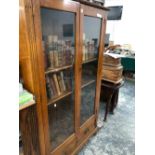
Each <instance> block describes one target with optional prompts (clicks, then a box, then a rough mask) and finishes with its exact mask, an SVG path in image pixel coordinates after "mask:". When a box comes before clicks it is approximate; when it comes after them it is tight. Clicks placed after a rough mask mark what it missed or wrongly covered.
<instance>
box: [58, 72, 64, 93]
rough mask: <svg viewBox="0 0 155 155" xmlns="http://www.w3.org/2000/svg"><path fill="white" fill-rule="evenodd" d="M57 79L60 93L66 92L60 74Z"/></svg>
mask: <svg viewBox="0 0 155 155" xmlns="http://www.w3.org/2000/svg"><path fill="white" fill-rule="evenodd" d="M57 79H58V83H59V87H60V91H61V92H64V91H65V90H64V88H63V83H62V79H61V76H60V73H59V74H57Z"/></svg>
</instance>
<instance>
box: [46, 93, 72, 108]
mask: <svg viewBox="0 0 155 155" xmlns="http://www.w3.org/2000/svg"><path fill="white" fill-rule="evenodd" d="M70 94H72V91H69V92H65V93H62V94H61V95H59V96H57V97H54V98H52V99H50V100H49V101H48V105H51V104H53V103H55V102H57V101H59V100H61V99H63V98H64V97H67V96H69V95H70Z"/></svg>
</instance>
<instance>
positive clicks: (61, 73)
mask: <svg viewBox="0 0 155 155" xmlns="http://www.w3.org/2000/svg"><path fill="white" fill-rule="evenodd" d="M60 77H61V82H62V87H63V90H64V91H66V85H65V81H64V74H63V72H60Z"/></svg>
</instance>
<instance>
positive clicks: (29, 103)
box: [19, 100, 35, 111]
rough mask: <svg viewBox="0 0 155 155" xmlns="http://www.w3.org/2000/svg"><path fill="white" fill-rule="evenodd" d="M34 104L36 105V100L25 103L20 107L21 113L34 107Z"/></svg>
mask: <svg viewBox="0 0 155 155" xmlns="http://www.w3.org/2000/svg"><path fill="white" fill-rule="evenodd" d="M34 104H35V102H34V100H32V101H29V102H27V103H24V104H22V105H20V106H19V111H21V110H23V109H26V108H28V107H30V106H32V105H34Z"/></svg>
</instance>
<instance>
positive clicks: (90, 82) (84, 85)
mask: <svg viewBox="0 0 155 155" xmlns="http://www.w3.org/2000/svg"><path fill="white" fill-rule="evenodd" d="M95 81H96V80H90V81H89V82H87V83H84V84H83V85H82V87H81V88H84V87H86V86H88V85H90V84H92V83H94V82H95Z"/></svg>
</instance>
